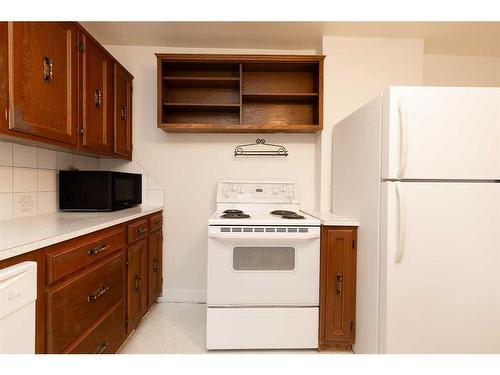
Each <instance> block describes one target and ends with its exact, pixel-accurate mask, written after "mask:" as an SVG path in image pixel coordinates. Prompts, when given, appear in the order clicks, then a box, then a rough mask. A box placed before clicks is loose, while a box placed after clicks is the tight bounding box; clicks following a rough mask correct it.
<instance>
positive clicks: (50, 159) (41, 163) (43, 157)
mask: <svg viewBox="0 0 500 375" xmlns="http://www.w3.org/2000/svg"><path fill="white" fill-rule="evenodd" d="M38 168H42V169H57V153H56V152H55V151H53V150H45V149H44V148H39V149H38Z"/></svg>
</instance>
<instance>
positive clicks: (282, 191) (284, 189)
mask: <svg viewBox="0 0 500 375" xmlns="http://www.w3.org/2000/svg"><path fill="white" fill-rule="evenodd" d="M296 198H297V189H296V186H295V183H293V182H231V181H221V182H219V185H218V187H217V201H218V202H234V203H252V202H255V203H263V202H269V203H292V202H295V201H296Z"/></svg>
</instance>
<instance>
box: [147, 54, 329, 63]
mask: <svg viewBox="0 0 500 375" xmlns="http://www.w3.org/2000/svg"><path fill="white" fill-rule="evenodd" d="M155 56H156V57H157V58H158V59H161V60H163V61H206V62H226V61H228V62H240V61H244V62H245V63H251V62H253V61H256V62H273V61H274V62H279V61H286V62H317V61H323V60H324V59H325V57H326V56H325V55H250V54H234V55H233V54H189V53H185V54H182V53H179V54H175V53H174V54H170V53H155Z"/></svg>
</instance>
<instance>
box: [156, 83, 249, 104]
mask: <svg viewBox="0 0 500 375" xmlns="http://www.w3.org/2000/svg"><path fill="white" fill-rule="evenodd" d="M163 102H167V103H200V104H204V103H209V104H239V103H240V91H239V89H238V88H236V89H227V88H205V87H204V88H170V89H168V90H166V91H164V94H163Z"/></svg>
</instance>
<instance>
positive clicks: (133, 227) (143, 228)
mask: <svg viewBox="0 0 500 375" xmlns="http://www.w3.org/2000/svg"><path fill="white" fill-rule="evenodd" d="M127 233H128V235H127V238H128V242H129V243H130V242H134V241H136V240H138V239H140V238H144V237H146V235H147V234H148V220H147V219H142V220H138V221H136V222H134V223H132V224H129V226H128V228H127Z"/></svg>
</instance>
